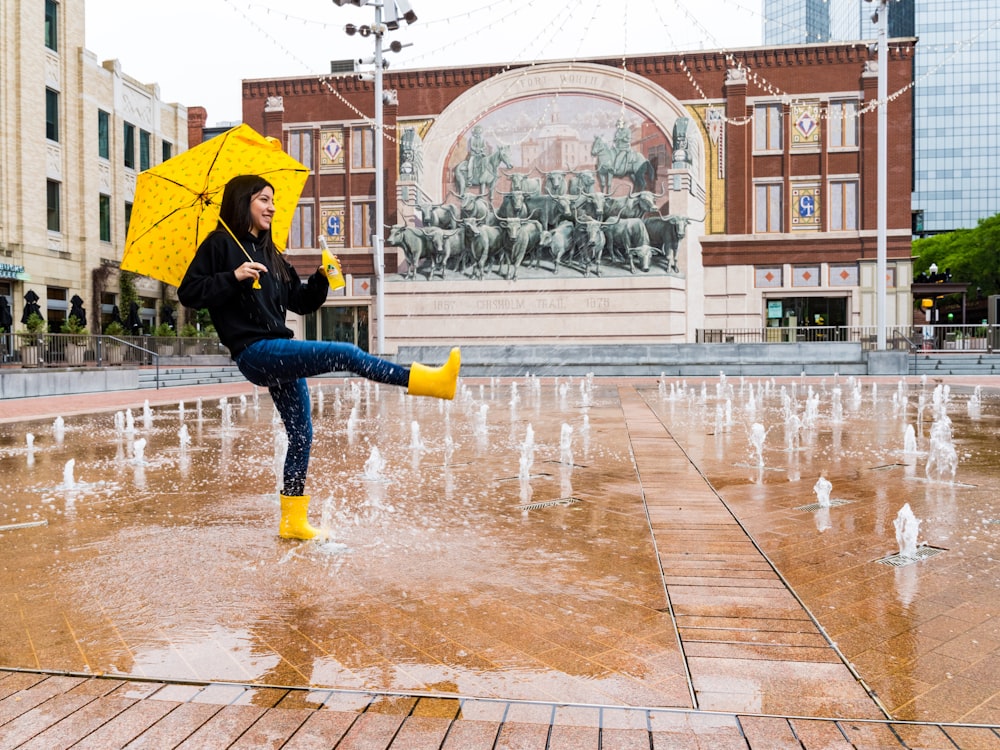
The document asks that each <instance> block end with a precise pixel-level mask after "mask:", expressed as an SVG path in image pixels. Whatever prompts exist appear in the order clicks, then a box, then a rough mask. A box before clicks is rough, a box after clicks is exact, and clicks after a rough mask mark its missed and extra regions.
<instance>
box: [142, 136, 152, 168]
mask: <svg viewBox="0 0 1000 750" xmlns="http://www.w3.org/2000/svg"><path fill="white" fill-rule="evenodd" d="M151 139H152V136H151V135H150V134H149V133H147V132H146V131H145V130H140V131H139V171H140V172H141V171H143V170H145V169H149V166H150V165H149V151H150V140H151Z"/></svg>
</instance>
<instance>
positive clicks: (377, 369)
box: [177, 175, 461, 539]
mask: <svg viewBox="0 0 1000 750" xmlns="http://www.w3.org/2000/svg"><path fill="white" fill-rule="evenodd" d="M273 217H274V188H273V186H272V185H271V184H270V183H268V182H267V180H265V179H263V178H262V177H258V176H256V175H241V176H239V177H234V178H233V179H232V180H230V181H229V182H228V183H227V184H226V189H225V191H224V192H223V195H222V204H221V206H220V208H219V226H218V227H217V228H216V229H215V231H214V232H212V233H211V234H210V235H208V237H206V238H205V241H204V242H202V244H201V246H200V247H199V248H198V251H197V253H196V254H195V256H194V260H193V261H192V262H191V265H190V266H189V267H188V270H187V273H185V275H184V279H183V281H181V285H180V287H178V289H177V296H178V298H179V299H180V301H181V303H182V304H184V305H185V306H186V307H192V308H202V307H204V308H208V311H209V313H210V314H211V316H212V324H213V325H214V326H215V330H216V331H217V332H218V334H219V339H220V340H221V341H222V343H223V344H225V345H226V347H227V348H228V349H229V353H230V355H231V356H232V358H233V360H234V361H235V362H236V365H237V366H238V367H239V368H240V372H242V373H243V375H244V376H246V378H247V380H249V381H250V382H251V383H253V384H255V385H259V386H262V387H266V388H267V389H268V391H269V392H270V394H271V399H272V400H273V402H274V406H275V408H276V409H277V410H278V413H279V414H281V420H282V422H283V423H284V425H285V432H286V433H287V434H288V452H287V454H286V456H285V466H284V476H283V480H282V481H283V487H282V491H281V522H280V524H279V526H278V534H279V536H282V537H285V538H289V539H312V538H313V537H315V536H316V535H317V534H318V533H319V530H318V529H316V528H315V527H313V526H311V525H310V524H309V521H308V518H307V513H308V509H309V496H308V495H306V494H305V482H306V472H307V470H308V467H309V451H310V448H311V446H312V416H311V414H312V407H311V405H310V403H309V389H308V387H307V385H306V380H305V379H306V378H308V377H313V376H315V375H320V374H322V373H325V372H332V371H343V370H346V371H350V372H354V373H357V374H358V375H361V376H362V377H365V378H367V379H369V380H375V381H377V382H379V383H389V384H391V385H405V386H407V389H408V393H410V394H411V395H414V396H434V397H436V398H445V399H451V398H454V396H455V386H456V383H457V381H458V370H459V366H460V363H461V356H460V353H459V350H458V349H457V348H456V349H452V351H451V356H449V358H448V361H447V362H446V363H445V364H444V365H443V366H442V367H438V368H430V367H425V366H424V365H421V364H419V363H416V362H414V363H413V364H412V365H411V366H410V367H409V368H406V367H402V366H401V365H397V364H395V363H393V362H389V361H387V360H384V359H380V358H378V357H375V356H372V355H370V354H367V353H366V352H363V351H362V350H361V349H359V348H358V347H356V346H354V345H353V344H346V343H340V342H330V341H296V340H294V339H293V338H292V331H291V330H290V329H289V328H288V326H286V325H285V315H286V313H287V311H291V312H294V313H298V314H300V315H306V314H308V313H311V312H314V311H316V310H317V309H319V307H320V306H321V305H322V304H323V302H324V300H326V295H327V290H328V289H329V280H328V278H327V267H328V265H327V264H326V263H324V265H322V266H321V267H320V268H319V270H317V271H316V272H315V273H313V274H312V275H311V276H310V277H309V278H308V279H307V280H306V281H305V282H303V281H301V280H300V279H299V276H298V274H297V273H296V272H295V269H294V268H292V266H291V265H290V264H289V263H288V262H287V261H286V260H285V259H284V258H283V257H281V255H280V254H279V253H278V250H277V248H276V247H275V246H274V242H273V241H272V239H271V220H272V218H273Z"/></svg>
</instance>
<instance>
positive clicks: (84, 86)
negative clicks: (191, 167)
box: [0, 0, 188, 354]
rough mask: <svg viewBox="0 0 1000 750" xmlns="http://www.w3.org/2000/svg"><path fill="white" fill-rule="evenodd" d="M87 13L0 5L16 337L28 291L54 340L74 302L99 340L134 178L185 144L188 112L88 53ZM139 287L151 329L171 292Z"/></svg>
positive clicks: (74, 0)
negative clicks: (80, 303) (77, 301)
mask: <svg viewBox="0 0 1000 750" xmlns="http://www.w3.org/2000/svg"><path fill="white" fill-rule="evenodd" d="M84 8H85V3H84V0H0V31H2V35H0V80H2V88H0V296H3V297H5V298H6V301H7V304H8V306H9V307H10V309H11V310H12V317H13V325H12V328H13V330H15V331H17V330H19V329H20V328H21V327H22V325H21V318H22V315H23V312H24V307H25V304H26V301H25V295H28V293H29V292H34V293H35V294H36V295H37V296H38V300H37V304H38V305H39V308H40V312H41V314H42V316H43V317H45V318H46V319H47V320H48V322H49V326H50V330H53V331H58V329H59V324H60V323H61V321H62V320H63V319H64V317H65V315H66V312H67V311H68V309H69V307H70V301H71V300H72V298H73V297H74V296H75V295H79V296H80V297H81V298H82V299H83V300H84V309H85V311H86V313H87V323H88V329H89V330H90V331H91V332H100V323H101V321H102V318H103V320H105V321H106V320H107V319H108V317H109V315H110V313H111V310H112V306H113V305H114V304H116V303H117V301H118V299H117V297H118V293H119V284H118V274H119V271H118V264H119V262H120V261H121V257H122V250H123V248H124V245H125V232H126V227H127V225H128V219H129V214H130V211H131V206H132V200H133V196H134V193H135V180H136V175H137V174H138V173H139V172H140V171H141V170H143V169H146V168H148V167H150V166H154V165H156V164H159V163H160V162H162V161H164V160H165V159H167V158H169V157H170V156H172V155H174V154H177V153H179V152H181V151H184V150H186V149H187V145H188V122H187V119H188V117H187V109H186V108H185V107H184V106H181V105H179V104H169V103H167V102H164V101H161V99H160V91H159V86H157V85H156V84H144V83H141V82H139V81H137V80H135V79H133V78H130V77H129V76H127V75H126V74H125V73H124V72H123V71H122V69H121V64H120V63H119V62H118V61H117V60H109V61H106V62H103V63H100V62H98V60H97V58H96V57H95V55H94V54H93V53H91V52H89V51H88V50H87V49H86V47H85V39H84ZM136 288H137V291H138V294H139V297H140V305H141V308H142V309H141V311H140V313H141V317H142V319H143V322H144V323H153V322H154V319H155V317H156V316H158V315H159V312H160V307H161V303H162V301H163V300H164V299H165V297H164V295H166V294H167V293H168V290H167V289H165V288H163V286H162V285H161V284H159V282H154V281H151V280H149V279H145V278H141V277H140V278H137V279H136ZM169 293H173V290H172V289H171V290H169ZM28 296H29V297H30V296H32V295H28ZM121 312H122V316H123V317H125V315H126V313H127V311H126V310H122V311H121ZM8 339H9V337H8ZM6 344H7V346H8V347H9V346H10V341H9V340H8V341H7V342H6ZM5 354H6V352H5Z"/></svg>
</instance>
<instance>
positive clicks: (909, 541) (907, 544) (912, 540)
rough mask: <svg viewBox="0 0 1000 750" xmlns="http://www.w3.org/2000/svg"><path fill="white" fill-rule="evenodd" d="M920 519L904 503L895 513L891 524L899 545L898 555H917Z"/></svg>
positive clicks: (912, 556)
mask: <svg viewBox="0 0 1000 750" xmlns="http://www.w3.org/2000/svg"><path fill="white" fill-rule="evenodd" d="M920 523H921V522H920V521H919V520H918V519H917V517H916V516H915V515H913V511H912V510H911V509H910V504H909V503H905V504H904V505H903V507H902V508H900V509H899V513H898V514H896V518H895V520H893V522H892V525H893V526H894V527H895V528H896V544H897V545H899V556H900V557H907V558H910V559H913V558H915V557H916V556H917V533H918V532H919V530H920Z"/></svg>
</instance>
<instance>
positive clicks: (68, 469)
mask: <svg viewBox="0 0 1000 750" xmlns="http://www.w3.org/2000/svg"><path fill="white" fill-rule="evenodd" d="M74 466H76V459H75V458H71V459H70V460H69V461H67V462H66V465H65V466H63V483H62V487H63V489H65V490H72V489H74V488H75V487H76V480H75V479H74V478H73V467H74Z"/></svg>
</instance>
